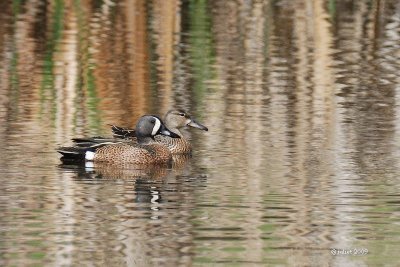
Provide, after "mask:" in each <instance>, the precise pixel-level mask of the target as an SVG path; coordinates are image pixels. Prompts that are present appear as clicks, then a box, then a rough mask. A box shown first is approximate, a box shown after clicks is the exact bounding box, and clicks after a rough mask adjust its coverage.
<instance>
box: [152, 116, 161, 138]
mask: <svg viewBox="0 0 400 267" xmlns="http://www.w3.org/2000/svg"><path fill="white" fill-rule="evenodd" d="M154 119H156V123H155V124H154V127H153V131H152V132H151V135H153V136H154V135H156V133H157V132H158V130H160V127H161V122H160V120H159V119H158V118H155V117H154Z"/></svg>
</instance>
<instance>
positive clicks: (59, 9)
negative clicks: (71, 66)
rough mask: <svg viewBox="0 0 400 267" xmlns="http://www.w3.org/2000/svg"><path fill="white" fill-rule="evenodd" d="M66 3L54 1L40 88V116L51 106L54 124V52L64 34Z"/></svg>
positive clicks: (55, 107) (59, 0) (55, 108)
mask: <svg viewBox="0 0 400 267" xmlns="http://www.w3.org/2000/svg"><path fill="white" fill-rule="evenodd" d="M64 9H65V7H64V2H63V1H62V0H55V1H54V9H53V14H52V18H51V20H52V24H51V36H50V38H49V39H48V41H47V44H46V53H45V55H44V58H43V71H42V73H43V79H42V83H41V86H40V114H43V113H44V112H45V110H47V109H46V104H47V103H49V105H50V107H49V108H50V116H51V120H52V121H53V122H54V121H55V119H56V111H57V106H56V100H57V99H56V88H54V74H53V68H54V58H53V55H54V52H55V50H56V47H57V44H58V42H59V40H60V38H61V36H62V32H63V19H64Z"/></svg>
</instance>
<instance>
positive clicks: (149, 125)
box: [135, 115, 180, 142]
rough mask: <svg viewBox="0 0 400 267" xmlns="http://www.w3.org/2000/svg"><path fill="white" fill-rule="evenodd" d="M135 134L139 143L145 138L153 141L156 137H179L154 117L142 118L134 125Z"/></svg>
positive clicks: (145, 116) (146, 116)
mask: <svg viewBox="0 0 400 267" xmlns="http://www.w3.org/2000/svg"><path fill="white" fill-rule="evenodd" d="M135 132H136V136H137V138H138V141H139V142H140V141H141V140H145V139H146V138H147V139H148V138H151V139H154V136H156V135H165V136H169V137H172V138H179V137H180V136H179V135H177V134H176V133H174V132H171V131H170V130H169V129H168V128H167V127H166V126H165V124H164V123H163V121H162V120H161V119H160V118H159V117H158V116H155V115H144V116H142V117H141V118H140V119H139V121H138V122H137V124H136V129H135Z"/></svg>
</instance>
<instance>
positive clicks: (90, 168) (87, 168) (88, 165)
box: [85, 161, 94, 172]
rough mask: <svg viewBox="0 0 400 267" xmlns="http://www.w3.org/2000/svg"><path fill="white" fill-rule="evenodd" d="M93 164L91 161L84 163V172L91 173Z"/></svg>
mask: <svg viewBox="0 0 400 267" xmlns="http://www.w3.org/2000/svg"><path fill="white" fill-rule="evenodd" d="M93 168H94V164H93V161H89V162H85V171H88V172H89V171H93Z"/></svg>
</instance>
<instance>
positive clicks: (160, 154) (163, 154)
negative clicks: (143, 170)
mask: <svg viewBox="0 0 400 267" xmlns="http://www.w3.org/2000/svg"><path fill="white" fill-rule="evenodd" d="M170 160H171V152H170V151H169V149H168V148H167V147H166V146H164V145H162V144H160V143H158V142H156V141H153V142H152V143H149V144H146V145H139V144H137V143H133V142H124V143H118V144H113V145H107V146H103V147H101V148H99V149H97V150H96V152H95V153H94V156H93V161H95V162H125V163H130V164H158V163H167V162H169V161H170Z"/></svg>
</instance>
